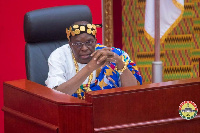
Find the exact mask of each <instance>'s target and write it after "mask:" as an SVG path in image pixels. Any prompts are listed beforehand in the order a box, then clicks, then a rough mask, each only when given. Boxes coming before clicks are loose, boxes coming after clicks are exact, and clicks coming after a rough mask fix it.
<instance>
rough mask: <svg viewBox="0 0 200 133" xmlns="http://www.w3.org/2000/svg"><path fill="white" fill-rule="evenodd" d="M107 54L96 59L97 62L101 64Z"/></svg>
mask: <svg viewBox="0 0 200 133" xmlns="http://www.w3.org/2000/svg"><path fill="white" fill-rule="evenodd" d="M106 59H107V56H102V57H100V58H99V59H98V60H97V64H101V63H102V62H104V61H106Z"/></svg>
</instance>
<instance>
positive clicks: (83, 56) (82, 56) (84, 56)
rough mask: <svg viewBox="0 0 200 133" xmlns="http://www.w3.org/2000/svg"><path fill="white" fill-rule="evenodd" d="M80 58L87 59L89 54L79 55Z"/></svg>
mask: <svg viewBox="0 0 200 133" xmlns="http://www.w3.org/2000/svg"><path fill="white" fill-rule="evenodd" d="M80 57H81V58H82V59H88V58H89V57H90V54H85V55H80Z"/></svg>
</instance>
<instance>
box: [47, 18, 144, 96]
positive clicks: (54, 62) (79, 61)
mask: <svg viewBox="0 0 200 133" xmlns="http://www.w3.org/2000/svg"><path fill="white" fill-rule="evenodd" d="M66 33H67V37H68V40H69V44H66V45H64V46H62V47H60V48H58V49H56V50H55V51H54V52H53V53H52V54H51V55H50V57H49V59H48V64H49V73H48V78H47V80H46V82H45V83H46V85H47V86H48V87H49V88H53V89H56V90H58V91H61V92H64V93H66V94H69V95H72V96H75V97H78V98H80V99H84V93H85V92H88V91H95V90H101V89H110V88H116V87H124V86H133V85H137V80H138V81H139V82H140V84H142V78H141V76H140V74H139V72H138V69H137V67H136V65H135V63H133V62H132V61H131V60H130V58H129V56H128V54H127V53H125V52H124V51H122V50H120V49H116V48H109V47H105V46H103V45H100V44H97V43H96V26H95V25H94V24H90V23H88V22H86V21H78V22H76V23H74V24H73V26H72V27H70V28H69V29H66Z"/></svg>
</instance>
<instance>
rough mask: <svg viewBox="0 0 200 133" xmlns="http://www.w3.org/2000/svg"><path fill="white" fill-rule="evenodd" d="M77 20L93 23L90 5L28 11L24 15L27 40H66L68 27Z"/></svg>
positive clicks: (28, 41)
mask: <svg viewBox="0 0 200 133" xmlns="http://www.w3.org/2000/svg"><path fill="white" fill-rule="evenodd" d="M76 21H88V22H90V23H92V14H91V11H90V9H89V7H88V6H86V5H74V6H59V7H51V8H44V9H39V10H34V11H31V12H28V13H26V14H25V16H24V37H25V41H26V42H27V43H35V42H49V41H56V40H66V39H67V37H66V28H67V27H69V26H71V25H72V24H73V23H74V22H76Z"/></svg>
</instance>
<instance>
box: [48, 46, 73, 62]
mask: <svg viewBox="0 0 200 133" xmlns="http://www.w3.org/2000/svg"><path fill="white" fill-rule="evenodd" d="M70 52H71V51H70V47H69V44H65V45H63V46H61V47H59V48H57V49H55V50H54V51H53V52H52V53H51V54H50V56H49V59H48V60H57V59H63V58H65V57H66V56H68V55H69V54H70Z"/></svg>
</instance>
